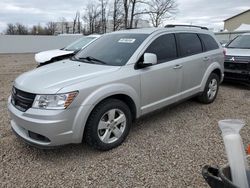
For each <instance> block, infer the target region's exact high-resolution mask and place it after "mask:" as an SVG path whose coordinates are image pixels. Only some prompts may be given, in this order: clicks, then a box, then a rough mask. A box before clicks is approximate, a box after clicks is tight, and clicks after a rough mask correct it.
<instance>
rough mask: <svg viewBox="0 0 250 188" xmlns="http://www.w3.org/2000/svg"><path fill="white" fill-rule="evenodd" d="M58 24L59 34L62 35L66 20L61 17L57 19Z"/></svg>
mask: <svg viewBox="0 0 250 188" xmlns="http://www.w3.org/2000/svg"><path fill="white" fill-rule="evenodd" d="M59 22H60V23H61V33H62V34H63V33H64V26H65V22H66V19H65V18H64V17H61V18H59Z"/></svg>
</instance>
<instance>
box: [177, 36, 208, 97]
mask: <svg viewBox="0 0 250 188" xmlns="http://www.w3.org/2000/svg"><path fill="white" fill-rule="evenodd" d="M176 36H177V39H178V47H179V53H180V60H181V62H182V63H181V65H182V69H183V75H182V86H181V95H182V98H185V97H188V96H190V95H192V94H194V93H196V92H197V91H198V90H199V86H200V84H201V81H202V78H203V75H204V73H205V63H206V61H209V58H205V57H204V54H202V53H203V46H202V42H201V40H200V38H199V36H198V34H196V33H177V34H176Z"/></svg>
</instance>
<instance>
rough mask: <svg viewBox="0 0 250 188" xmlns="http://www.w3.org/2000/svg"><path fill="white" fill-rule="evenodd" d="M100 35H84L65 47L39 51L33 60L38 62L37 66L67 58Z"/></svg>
mask: <svg viewBox="0 0 250 188" xmlns="http://www.w3.org/2000/svg"><path fill="white" fill-rule="evenodd" d="M100 36H101V35H89V36H84V37H82V38H80V39H78V40H77V41H75V42H73V43H72V44H70V45H68V46H66V47H65V48H62V49H55V50H48V51H44V52H39V53H37V54H36V55H35V60H36V62H37V63H38V64H39V65H38V66H42V65H46V64H49V63H52V62H55V61H59V60H62V59H65V58H69V57H71V56H73V55H75V54H76V53H77V52H79V51H80V50H81V49H83V48H84V47H86V46H87V45H88V44H90V43H91V42H93V41H94V40H96V39H97V38H99V37H100Z"/></svg>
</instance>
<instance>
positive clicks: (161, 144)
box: [0, 54, 250, 188]
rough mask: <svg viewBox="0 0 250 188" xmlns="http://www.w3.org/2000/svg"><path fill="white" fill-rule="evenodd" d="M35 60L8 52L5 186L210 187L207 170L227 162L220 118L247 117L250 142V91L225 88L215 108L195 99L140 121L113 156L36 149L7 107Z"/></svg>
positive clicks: (1, 142) (2, 119)
mask: <svg viewBox="0 0 250 188" xmlns="http://www.w3.org/2000/svg"><path fill="white" fill-rule="evenodd" d="M33 57H34V55H33V54H19V55H18V54H13V55H9V54H5V55H0V86H1V87H0V187H11V188H12V187H62V186H64V187H207V185H206V183H205V181H204V180H203V178H202V176H201V168H202V167H203V166H204V165H206V164H212V165H222V164H225V163H226V157H225V153H224V145H223V142H222V138H221V135H220V132H219V128H218V126H217V121H218V120H220V119H225V118H241V119H244V120H245V121H246V122H247V124H248V126H245V127H244V129H243V130H242V137H243V140H244V142H245V145H246V144H247V143H250V137H249V134H250V128H249V124H250V115H249V114H250V91H249V88H247V87H245V86H238V85H237V84H226V85H225V84H223V85H222V86H221V88H220V92H219V94H218V97H217V100H216V101H215V102H214V103H213V104H210V105H201V104H199V103H197V102H195V101H194V100H189V101H186V102H184V103H181V104H179V105H177V106H175V107H171V108H168V109H164V110H161V111H158V112H156V113H154V114H150V115H148V116H146V117H144V118H142V119H140V120H138V121H137V122H136V123H134V125H133V127H132V129H131V132H130V134H129V136H128V138H127V140H126V141H125V142H124V143H123V144H122V145H121V146H120V147H118V148H116V149H113V150H111V151H108V152H99V151H96V150H93V149H91V148H89V147H88V146H87V145H86V144H78V145H68V146H65V147H62V148H59V149H55V150H40V149H36V148H33V147H30V146H28V145H26V144H24V143H23V142H22V141H20V140H19V139H17V138H16V136H15V135H14V134H13V133H12V132H11V129H10V122H9V117H8V113H7V107H6V103H7V97H8V95H9V94H10V90H11V85H12V82H13V80H14V79H15V78H16V76H17V75H19V74H20V73H22V72H24V71H27V70H30V69H32V68H34V67H35V63H34V60H33Z"/></svg>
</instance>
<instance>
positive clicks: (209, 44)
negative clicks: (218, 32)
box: [199, 34, 219, 51]
mask: <svg viewBox="0 0 250 188" xmlns="http://www.w3.org/2000/svg"><path fill="white" fill-rule="evenodd" d="M199 36H200V38H201V40H202V42H203V44H204V47H205V51H209V50H215V49H218V48H219V45H218V44H217V42H216V41H215V40H214V38H213V37H212V36H210V35H207V34H199Z"/></svg>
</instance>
